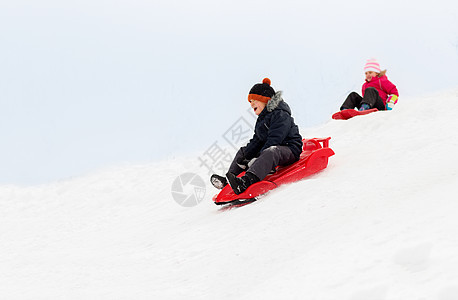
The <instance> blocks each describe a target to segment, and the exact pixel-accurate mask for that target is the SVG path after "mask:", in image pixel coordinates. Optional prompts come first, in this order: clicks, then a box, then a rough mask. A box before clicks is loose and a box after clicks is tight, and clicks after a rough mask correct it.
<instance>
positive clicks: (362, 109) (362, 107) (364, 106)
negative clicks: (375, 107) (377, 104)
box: [359, 103, 371, 111]
mask: <svg viewBox="0 0 458 300" xmlns="http://www.w3.org/2000/svg"><path fill="white" fill-rule="evenodd" d="M368 109H371V107H370V106H369V104H367V103H363V104H361V107H360V108H359V111H364V110H368Z"/></svg>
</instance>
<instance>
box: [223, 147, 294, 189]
mask: <svg viewBox="0 0 458 300" xmlns="http://www.w3.org/2000/svg"><path fill="white" fill-rule="evenodd" d="M295 161H296V158H295V157H294V154H293V152H292V151H291V149H289V148H288V147H286V146H272V147H269V148H267V149H266V150H264V151H262V152H261V155H259V157H258V158H257V159H256V160H255V161H254V162H253V164H252V165H251V166H250V168H249V169H248V170H247V171H246V173H245V175H243V176H242V177H240V178H237V177H236V175H234V174H232V173H230V172H228V173H227V174H226V177H227V180H228V181H229V184H230V185H231V188H232V190H233V191H234V193H236V194H237V195H238V194H241V193H243V192H244V191H246V189H247V188H248V187H249V186H250V185H252V184H253V183H256V182H258V181H260V180H263V179H264V178H265V177H266V176H267V174H269V173H270V171H272V170H273V169H274V168H275V167H277V166H286V165H289V164H292V163H294V162H295Z"/></svg>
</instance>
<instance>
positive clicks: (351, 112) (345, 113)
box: [332, 108, 378, 120]
mask: <svg viewBox="0 0 458 300" xmlns="http://www.w3.org/2000/svg"><path fill="white" fill-rule="evenodd" d="M376 111H378V109H376V108H372V109H368V110H363V111H358V110H355V109H344V110H341V111H339V112H336V113H335V114H333V115H332V118H333V119H334V120H348V119H351V118H353V117H356V116H361V115H367V114H370V113H373V112H376Z"/></svg>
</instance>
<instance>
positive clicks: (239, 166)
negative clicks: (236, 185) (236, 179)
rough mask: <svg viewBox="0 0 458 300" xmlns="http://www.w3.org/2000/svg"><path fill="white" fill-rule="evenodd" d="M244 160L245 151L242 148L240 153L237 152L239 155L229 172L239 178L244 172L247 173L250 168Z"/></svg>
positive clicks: (236, 155)
mask: <svg viewBox="0 0 458 300" xmlns="http://www.w3.org/2000/svg"><path fill="white" fill-rule="evenodd" d="M244 160H245V157H244V156H243V150H242V148H240V149H239V151H237V153H236V154H235V157H234V160H233V161H232V163H231V166H230V167H229V171H228V172H229V173H232V174H234V175H236V176H237V175H239V174H240V173H242V172H243V171H245V170H246V169H247V167H248V166H247V164H245V161H244ZM242 162H243V163H242Z"/></svg>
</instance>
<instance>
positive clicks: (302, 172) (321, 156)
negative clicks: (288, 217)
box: [213, 137, 334, 206]
mask: <svg viewBox="0 0 458 300" xmlns="http://www.w3.org/2000/svg"><path fill="white" fill-rule="evenodd" d="M330 139H331V138H330V137H328V138H323V139H319V138H313V139H303V140H302V142H303V146H302V153H301V156H300V159H299V160H298V161H297V162H295V163H294V164H292V165H289V166H285V167H277V168H276V172H275V173H274V174H272V175H268V176H267V177H266V178H264V180H261V181H259V182H256V183H254V184H253V185H251V186H249V187H248V189H247V190H246V191H245V192H243V193H241V194H239V195H236V194H235V193H234V192H233V191H232V188H231V187H230V185H229V184H228V185H226V186H225V187H224V188H223V189H222V190H221V192H220V193H219V194H217V195H215V196H214V197H213V201H214V202H215V204H216V205H225V204H232V205H237V206H243V205H245V204H248V203H252V202H254V201H256V197H258V196H259V195H262V194H264V193H266V192H268V191H270V190H273V189H275V188H277V187H278V186H280V185H282V184H285V183H291V182H294V181H298V180H300V179H302V178H305V177H307V176H310V175H312V174H314V173H316V172H318V171H320V170H323V169H324V168H326V167H327V166H328V158H329V157H330V156H332V155H334V151H333V150H332V149H331V148H329V140H330ZM243 175H244V172H243V173H241V174H240V175H239V176H238V177H241V176H243Z"/></svg>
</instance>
